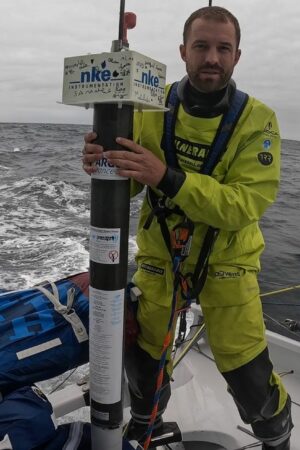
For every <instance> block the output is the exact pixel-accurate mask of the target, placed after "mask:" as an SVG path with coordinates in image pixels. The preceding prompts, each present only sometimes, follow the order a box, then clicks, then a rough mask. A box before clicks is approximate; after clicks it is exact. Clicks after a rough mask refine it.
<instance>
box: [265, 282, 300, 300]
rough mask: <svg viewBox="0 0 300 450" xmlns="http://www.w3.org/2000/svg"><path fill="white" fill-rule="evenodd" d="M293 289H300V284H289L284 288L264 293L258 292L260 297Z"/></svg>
mask: <svg viewBox="0 0 300 450" xmlns="http://www.w3.org/2000/svg"><path fill="white" fill-rule="evenodd" d="M295 289H300V284H297V285H296V286H289V287H286V288H282V289H277V290H276V291H270V292H266V293H265V294H260V296H261V297H267V296H268V295H275V294H281V293H282V292H288V291H293V290H295Z"/></svg>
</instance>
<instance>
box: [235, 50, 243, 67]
mask: <svg viewBox="0 0 300 450" xmlns="http://www.w3.org/2000/svg"><path fill="white" fill-rule="evenodd" d="M241 54H242V50H240V49H239V48H238V49H237V51H236V54H235V59H234V65H236V64H237V63H238V62H239V60H240V57H241Z"/></svg>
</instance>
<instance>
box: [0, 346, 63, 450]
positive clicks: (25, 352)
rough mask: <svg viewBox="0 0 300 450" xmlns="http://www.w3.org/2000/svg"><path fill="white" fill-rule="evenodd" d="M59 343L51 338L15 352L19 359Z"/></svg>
mask: <svg viewBox="0 0 300 450" xmlns="http://www.w3.org/2000/svg"><path fill="white" fill-rule="evenodd" d="M59 345H62V342H61V340H60V339H59V338H55V339H52V340H51V341H48V342H44V343H43V344H39V345H35V346H34V347H30V348H27V349H25V350H21V351H20V352H18V353H16V356H17V358H18V359H19V360H20V359H25V358H29V357H30V356H32V355H36V354H38V353H42V352H45V351H46V350H50V348H54V347H58V346H59ZM0 448H1V447H0Z"/></svg>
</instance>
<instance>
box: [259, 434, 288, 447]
mask: <svg viewBox="0 0 300 450" xmlns="http://www.w3.org/2000/svg"><path fill="white" fill-rule="evenodd" d="M290 435H291V430H290V431H288V432H287V433H284V434H282V435H281V436H280V437H279V438H276V439H274V438H264V439H262V438H260V439H261V441H262V442H264V443H265V444H267V445H268V446H269V447H275V448H276V447H277V445H280V444H283V443H284V442H285V441H287V440H288V439H289V437H290Z"/></svg>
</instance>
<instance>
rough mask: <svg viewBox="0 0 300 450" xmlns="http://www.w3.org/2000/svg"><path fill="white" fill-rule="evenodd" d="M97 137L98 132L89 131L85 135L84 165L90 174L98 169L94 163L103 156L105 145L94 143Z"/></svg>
mask: <svg viewBox="0 0 300 450" xmlns="http://www.w3.org/2000/svg"><path fill="white" fill-rule="evenodd" d="M96 138H97V134H96V133H87V134H86V135H85V136H84V142H85V144H84V147H83V150H82V154H83V157H82V166H83V169H84V171H85V172H86V173H88V174H89V175H91V174H92V173H94V172H96V171H97V168H96V167H95V165H93V163H94V162H96V161H99V160H100V159H102V158H103V147H102V146H101V145H98V144H93V143H92V142H93V141H94V140H95V139H96Z"/></svg>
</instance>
